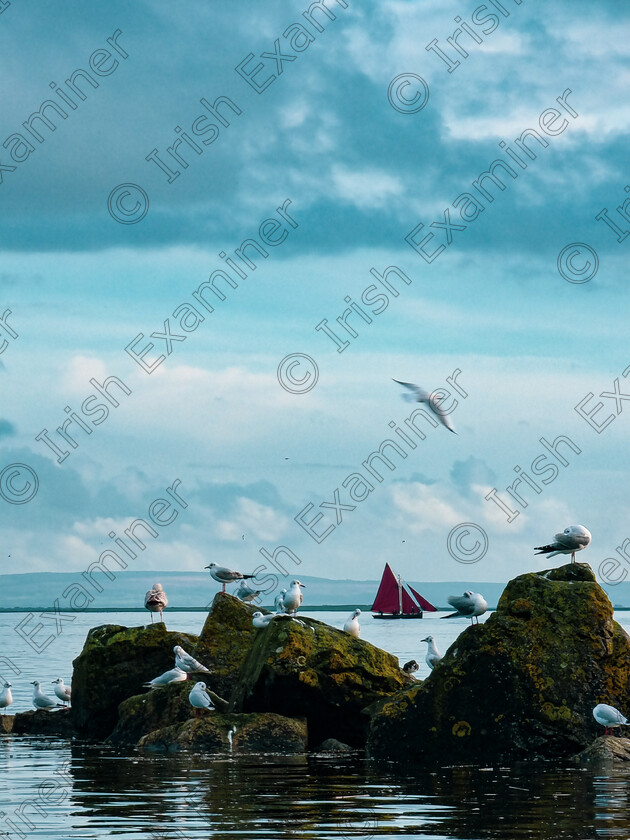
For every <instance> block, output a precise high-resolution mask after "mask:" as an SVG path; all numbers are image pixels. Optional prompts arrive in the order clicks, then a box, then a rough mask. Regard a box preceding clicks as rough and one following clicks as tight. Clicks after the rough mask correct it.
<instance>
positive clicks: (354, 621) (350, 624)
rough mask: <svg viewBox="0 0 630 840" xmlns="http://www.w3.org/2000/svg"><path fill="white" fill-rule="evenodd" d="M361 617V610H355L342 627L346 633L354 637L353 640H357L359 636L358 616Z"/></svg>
mask: <svg viewBox="0 0 630 840" xmlns="http://www.w3.org/2000/svg"><path fill="white" fill-rule="evenodd" d="M360 615H361V610H359V609H357V610H355V611H354V612H353V613H352V615H351V616H350V618H348V620H347V621H346V623H345V624H344V625H343V629H344V630H345V631H346V633H350V635H351V636H354V638H355V639H358V638H359V637H360V635H361V625H360V624H359V616H360Z"/></svg>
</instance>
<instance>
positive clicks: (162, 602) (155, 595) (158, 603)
mask: <svg viewBox="0 0 630 840" xmlns="http://www.w3.org/2000/svg"><path fill="white" fill-rule="evenodd" d="M167 605H168V598H167V597H166V592H165V591H164V588H163V587H162V584H161V583H154V584H153V589H149V591H148V592H147V594H146V595H145V596H144V606H145V607H146V609H147V610H149V612H150V613H151V624H153V613H154V612H157V613H159V614H160V621H164V619H163V618H162V610H163V609H164V607H166V606H167Z"/></svg>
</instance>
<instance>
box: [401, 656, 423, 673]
mask: <svg viewBox="0 0 630 840" xmlns="http://www.w3.org/2000/svg"><path fill="white" fill-rule="evenodd" d="M419 667H420V666H419V665H418V663H417V662H416V660H415V659H410V660H409V662H405V664H404V665H403V668H402V669H403V671H404V672H405V674H415V673H416V671H417V670H418V668H419Z"/></svg>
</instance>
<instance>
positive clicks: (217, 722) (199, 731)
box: [138, 712, 307, 755]
mask: <svg viewBox="0 0 630 840" xmlns="http://www.w3.org/2000/svg"><path fill="white" fill-rule="evenodd" d="M306 744H307V728H306V721H305V720H296V719H294V718H286V717H282V716H281V715H276V714H250V715H235V714H230V715H222V714H216V713H213V712H209V713H205V714H204V716H203V717H201V718H198V719H192V720H187V721H186V722H185V723H177V724H174V725H173V726H167V727H165V728H164V729H159V730H157V731H155V732H151V733H150V734H149V735H145V736H144V737H143V738H142V739H141V740H140V743H139V745H138V746H139V747H140V749H143V750H147V751H154V752H179V751H180V750H193V751H197V752H203V753H204V754H206V755H207V754H215V753H282V754H284V755H287V754H293V753H302V752H304V751H305V750H306Z"/></svg>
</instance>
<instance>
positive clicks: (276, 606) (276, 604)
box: [273, 589, 287, 613]
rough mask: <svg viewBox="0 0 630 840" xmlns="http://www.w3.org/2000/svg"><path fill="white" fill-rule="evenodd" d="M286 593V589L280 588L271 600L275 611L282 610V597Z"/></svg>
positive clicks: (279, 611)
mask: <svg viewBox="0 0 630 840" xmlns="http://www.w3.org/2000/svg"><path fill="white" fill-rule="evenodd" d="M286 594H287V590H286V589H281V590H280V592H278V594H277V595H276V598H275V601H274V602H273V607H274V609H275V611H276V612H277V613H281V612H284V606H283V605H282V599H283V598H284V596H285V595H286Z"/></svg>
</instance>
